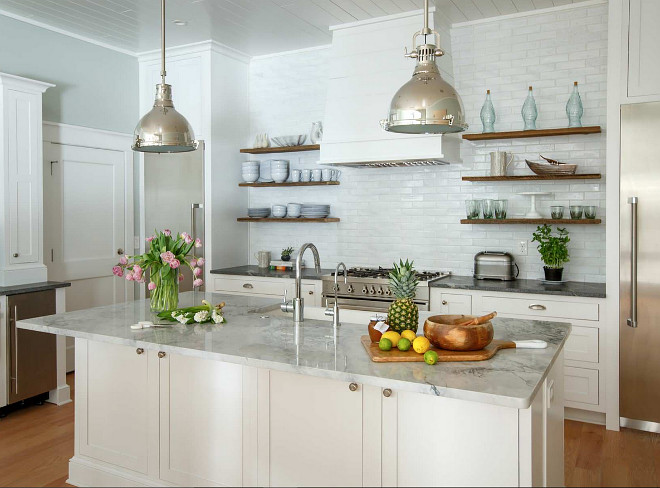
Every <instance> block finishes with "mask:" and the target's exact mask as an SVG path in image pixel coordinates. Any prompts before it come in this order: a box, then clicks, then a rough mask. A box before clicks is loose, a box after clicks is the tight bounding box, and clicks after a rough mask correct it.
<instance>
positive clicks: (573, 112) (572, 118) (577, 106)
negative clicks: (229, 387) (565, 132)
mask: <svg viewBox="0 0 660 488" xmlns="http://www.w3.org/2000/svg"><path fill="white" fill-rule="evenodd" d="M583 113H584V108H583V107H582V98H581V97H580V92H579V91H578V82H577V81H576V82H575V83H574V84H573V93H572V94H571V97H570V98H569V99H568V102H567V103H566V115H567V116H568V126H569V127H582V114H583Z"/></svg>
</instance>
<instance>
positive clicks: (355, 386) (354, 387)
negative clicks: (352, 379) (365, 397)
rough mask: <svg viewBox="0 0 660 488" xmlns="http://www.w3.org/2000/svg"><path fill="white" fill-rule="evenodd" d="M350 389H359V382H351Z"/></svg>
mask: <svg viewBox="0 0 660 488" xmlns="http://www.w3.org/2000/svg"><path fill="white" fill-rule="evenodd" d="M348 389H349V390H351V391H357V389H358V384H357V383H351V384H350V385H348Z"/></svg>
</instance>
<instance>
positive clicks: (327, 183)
mask: <svg viewBox="0 0 660 488" xmlns="http://www.w3.org/2000/svg"><path fill="white" fill-rule="evenodd" d="M338 184H339V182H338V181H299V182H297V183H294V182H292V181H287V182H285V183H275V182H273V183H239V184H238V186H249V187H253V188H269V187H270V188H272V187H279V186H332V185H338Z"/></svg>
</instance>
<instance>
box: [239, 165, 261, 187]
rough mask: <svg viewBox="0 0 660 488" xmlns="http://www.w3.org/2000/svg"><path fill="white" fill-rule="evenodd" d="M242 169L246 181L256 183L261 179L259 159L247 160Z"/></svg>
mask: <svg viewBox="0 0 660 488" xmlns="http://www.w3.org/2000/svg"><path fill="white" fill-rule="evenodd" d="M241 170H242V174H243V181H245V182H246V183H254V182H255V181H257V180H258V179H259V161H246V162H244V163H243V164H242V168H241Z"/></svg>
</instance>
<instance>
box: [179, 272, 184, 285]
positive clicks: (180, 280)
mask: <svg viewBox="0 0 660 488" xmlns="http://www.w3.org/2000/svg"><path fill="white" fill-rule="evenodd" d="M182 281H183V275H182V274H180V275H179V283H181V282H182Z"/></svg>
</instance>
